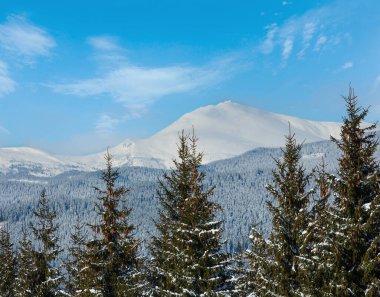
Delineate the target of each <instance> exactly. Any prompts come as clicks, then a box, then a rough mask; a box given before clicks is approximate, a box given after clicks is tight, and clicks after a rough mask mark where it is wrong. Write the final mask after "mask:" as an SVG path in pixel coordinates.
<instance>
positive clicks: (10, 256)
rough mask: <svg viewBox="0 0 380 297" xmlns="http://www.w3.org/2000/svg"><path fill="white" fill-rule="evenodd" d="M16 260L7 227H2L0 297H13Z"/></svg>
mask: <svg viewBox="0 0 380 297" xmlns="http://www.w3.org/2000/svg"><path fill="white" fill-rule="evenodd" d="M15 269H16V259H15V255H14V251H13V244H12V243H11V240H10V234H9V230H8V227H7V226H3V227H1V226H0V296H2V297H13V296H14V288H15V278H16V271H15Z"/></svg>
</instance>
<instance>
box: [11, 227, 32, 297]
mask: <svg viewBox="0 0 380 297" xmlns="http://www.w3.org/2000/svg"><path fill="white" fill-rule="evenodd" d="M15 283H16V286H15V296H16V297H33V296H34V294H35V293H36V286H37V267H36V265H35V251H34V249H33V246H32V242H31V241H30V238H29V237H28V233H27V231H26V229H25V228H23V230H22V239H21V242H20V247H19V250H18V254H17V277H16V279H15Z"/></svg>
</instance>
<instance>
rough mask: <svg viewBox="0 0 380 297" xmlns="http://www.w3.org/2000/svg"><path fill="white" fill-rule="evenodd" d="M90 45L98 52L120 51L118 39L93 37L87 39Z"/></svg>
mask: <svg viewBox="0 0 380 297" xmlns="http://www.w3.org/2000/svg"><path fill="white" fill-rule="evenodd" d="M87 41H88V43H89V44H90V45H91V46H93V47H94V48H95V49H98V50H107V51H109V50H119V49H120V46H119V45H118V42H117V39H116V38H115V37H112V36H93V37H89V38H88V39H87Z"/></svg>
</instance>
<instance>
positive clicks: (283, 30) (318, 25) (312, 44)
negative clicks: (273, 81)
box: [259, 6, 342, 63]
mask: <svg viewBox="0 0 380 297" xmlns="http://www.w3.org/2000/svg"><path fill="white" fill-rule="evenodd" d="M337 11H338V8H337V7H335V6H325V7H321V8H318V9H312V10H309V11H307V12H305V13H304V14H303V15H299V16H293V17H291V18H289V19H287V20H286V21H285V22H284V23H282V24H278V23H277V24H272V25H270V26H267V27H266V28H265V30H266V36H265V38H264V40H263V42H262V43H261V44H260V46H259V48H260V50H261V52H262V53H263V54H271V53H274V54H275V53H276V52H277V53H278V51H276V49H279V50H280V54H281V58H282V62H283V63H286V61H287V60H288V59H289V58H290V57H291V55H292V54H293V52H296V53H297V57H298V58H304V56H305V55H306V54H307V52H308V50H314V51H315V52H318V51H321V50H322V49H323V46H326V45H327V44H330V41H331V46H333V45H337V42H336V40H340V38H337V36H339V35H340V34H342V32H339V26H336V24H337V23H338V22H341V20H340V19H339V17H338V14H337ZM338 19H339V20H338ZM333 41H334V42H333ZM338 43H339V42H338Z"/></svg>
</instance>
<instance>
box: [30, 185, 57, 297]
mask: <svg viewBox="0 0 380 297" xmlns="http://www.w3.org/2000/svg"><path fill="white" fill-rule="evenodd" d="M33 215H34V217H35V218H36V220H37V221H36V222H35V223H31V224H30V228H31V229H32V232H33V234H34V238H35V240H36V242H37V247H38V248H37V250H36V251H35V252H34V264H35V266H36V269H37V271H36V276H37V279H36V284H35V285H36V286H35V294H34V296H35V297H51V296H57V295H59V293H60V291H59V285H60V283H61V280H62V277H61V275H60V272H59V270H58V268H57V267H56V266H55V265H56V264H57V263H56V262H57V260H58V255H59V253H60V247H59V245H58V241H59V238H58V235H57V231H58V225H57V224H56V223H55V218H56V216H57V214H56V212H55V211H54V210H52V209H51V207H50V205H49V199H48V196H47V194H46V191H45V190H43V191H42V192H41V196H40V199H39V201H38V209H37V210H36V211H34V212H33Z"/></svg>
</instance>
